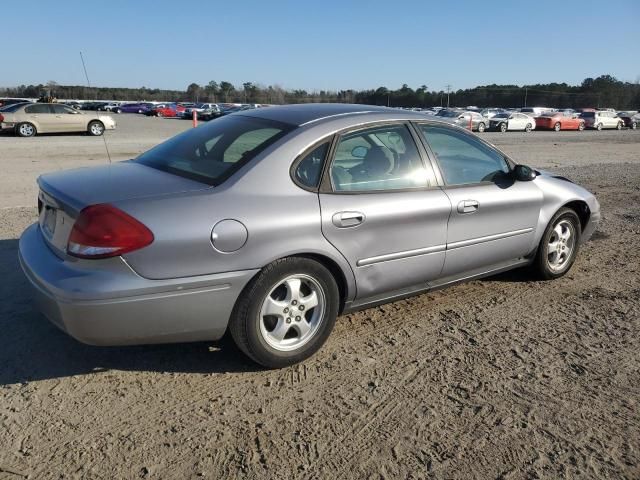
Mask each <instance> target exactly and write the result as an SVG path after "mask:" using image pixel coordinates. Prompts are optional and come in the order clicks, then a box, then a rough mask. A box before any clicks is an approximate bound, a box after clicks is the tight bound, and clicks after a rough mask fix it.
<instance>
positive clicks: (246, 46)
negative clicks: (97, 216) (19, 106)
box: [0, 0, 640, 91]
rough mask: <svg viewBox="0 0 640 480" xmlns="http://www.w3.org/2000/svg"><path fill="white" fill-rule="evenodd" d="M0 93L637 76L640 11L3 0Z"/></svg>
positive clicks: (327, 2) (637, 1)
mask: <svg viewBox="0 0 640 480" xmlns="http://www.w3.org/2000/svg"><path fill="white" fill-rule="evenodd" d="M1 12H2V15H1V16H2V18H3V19H5V20H4V21H3V22H2V27H1V28H0V31H1V32H2V38H3V49H2V60H1V63H0V86H15V85H19V84H37V83H46V82H47V81H49V80H54V81H56V82H58V83H61V84H84V83H85V79H84V74H83V72H82V65H81V63H80V57H79V53H78V52H79V51H80V50H82V52H83V54H84V56H85V61H86V63H87V68H88V70H89V77H90V80H91V82H92V84H94V85H101V86H114V87H115V86H122V87H141V86H146V87H149V88H171V89H186V87H187V85H188V84H189V83H191V82H196V83H199V84H206V83H208V82H209V80H216V81H220V80H227V81H230V82H231V83H233V84H235V85H236V86H240V85H241V84H242V82H246V81H251V82H254V83H258V84H261V85H280V86H282V87H284V88H291V89H296V88H300V89H306V90H309V91H311V90H321V89H331V90H333V89H347V88H353V89H363V88H376V87H378V86H387V87H389V88H399V87H400V86H401V85H402V84H403V83H407V84H409V85H410V86H411V87H413V88H417V87H419V86H420V85H422V84H426V85H427V86H428V87H429V89H430V90H440V89H443V88H444V87H445V85H447V84H451V85H452V86H453V89H454V90H455V89H458V88H467V87H472V86H476V85H483V84H490V83H500V84H506V83H509V84H518V85H523V84H533V83H539V82H549V81H558V82H562V81H565V82H567V83H570V84H576V83H579V82H581V81H582V80H583V79H584V78H585V77H589V76H597V75H600V74H611V75H614V76H616V77H618V78H619V79H621V80H627V81H636V80H639V79H640V45H639V43H638V38H639V37H638V35H639V33H640V0H599V1H591V0H568V1H567V0H532V1H527V2H525V1H506V2H505V1H502V2H495V1H490V0H484V1H477V0H476V1H467V0H457V1H456V0H454V1H427V0H422V1H420V0H417V1H415V0H408V1H404V2H403V1H390V0H387V1H377V0H372V1H355V0H353V1H349V0H342V1H340V0H324V1H313V2H312V1H304V0H297V1H278V0H272V1H264V0H263V1H254V0H239V1H235V2H230V1H227V2H214V1H195V0H193V1H191V0H189V1H185V0H183V1H179V0H135V1H132V0H103V1H102V2H91V1H89V0H67V1H60V0H58V1H49V0H40V1H38V0H32V1H30V2H16V1H6V2H5V1H3V2H2V9H1Z"/></svg>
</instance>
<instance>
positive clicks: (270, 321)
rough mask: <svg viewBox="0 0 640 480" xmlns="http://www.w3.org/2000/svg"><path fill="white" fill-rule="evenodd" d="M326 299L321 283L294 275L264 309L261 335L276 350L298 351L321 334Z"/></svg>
mask: <svg viewBox="0 0 640 480" xmlns="http://www.w3.org/2000/svg"><path fill="white" fill-rule="evenodd" d="M325 298H326V296H325V294H324V290H323V289H322V287H321V286H320V284H319V283H318V282H317V281H316V280H315V279H314V278H313V277H310V276H308V275H304V274H296V275H290V276H288V277H286V278H284V279H282V280H281V281H279V282H278V283H276V284H275V285H274V286H273V287H272V288H271V290H270V292H269V294H268V295H267V296H266V298H265V299H264V301H263V302H262V308H261V309H260V318H259V322H260V334H261V335H262V338H263V339H264V340H265V342H267V343H268V344H269V346H271V347H272V348H274V349H276V350H280V351H285V352H286V351H291V350H296V349H298V348H300V347H302V346H303V345H305V344H306V343H307V342H309V340H311V338H313V336H314V335H315V334H316V332H317V331H318V328H319V327H320V325H321V324H322V322H323V321H324V317H325V311H326V308H325V304H326V300H325Z"/></svg>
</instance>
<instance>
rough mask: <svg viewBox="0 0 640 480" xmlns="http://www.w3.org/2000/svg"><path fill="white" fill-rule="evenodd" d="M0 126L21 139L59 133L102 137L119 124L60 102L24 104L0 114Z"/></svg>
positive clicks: (7, 108) (108, 118)
mask: <svg viewBox="0 0 640 480" xmlns="http://www.w3.org/2000/svg"><path fill="white" fill-rule="evenodd" d="M0 127H1V128H2V129H13V130H14V131H15V132H16V134H17V135H19V136H21V137H33V136H34V135H36V134H38V133H59V132H86V133H88V134H89V135H95V136H99V135H102V134H103V133H104V131H105V130H114V129H115V128H116V122H115V120H114V119H113V118H111V117H110V116H108V115H97V114H92V113H89V114H86V113H83V112H79V111H77V110H74V109H73V108H70V107H67V106H66V105H61V104H58V103H21V104H16V105H10V106H8V107H5V108H4V109H2V110H1V111H0Z"/></svg>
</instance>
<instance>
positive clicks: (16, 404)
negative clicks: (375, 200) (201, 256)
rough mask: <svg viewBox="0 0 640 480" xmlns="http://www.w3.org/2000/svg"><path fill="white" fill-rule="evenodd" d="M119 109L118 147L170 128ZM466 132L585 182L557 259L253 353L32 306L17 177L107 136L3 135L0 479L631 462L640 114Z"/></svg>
mask: <svg viewBox="0 0 640 480" xmlns="http://www.w3.org/2000/svg"><path fill="white" fill-rule="evenodd" d="M117 119H118V122H119V126H120V129H119V130H118V131H116V132H112V133H110V134H108V136H107V142H108V144H109V145H110V147H111V153H112V156H113V157H114V158H117V159H121V158H127V157H129V156H132V155H134V154H135V153H137V152H140V151H142V150H144V149H145V148H147V147H149V146H151V145H153V144H154V143H156V142H158V141H160V140H162V139H163V138H166V137H167V136H170V135H172V134H173V133H177V132H178V131H180V130H184V129H185V128H188V126H189V122H186V121H184V122H182V121H179V120H168V119H151V118H139V117H136V116H134V115H129V116H126V115H122V116H118V117H117ZM485 136H486V138H489V139H490V140H491V141H493V142H494V143H496V144H497V145H499V146H501V147H502V148H503V149H504V150H505V151H506V152H507V153H509V154H510V155H512V156H513V157H514V158H515V159H516V160H517V161H520V162H522V163H528V164H531V165H534V166H537V167H544V168H548V169H552V170H554V171H556V172H558V173H561V174H563V175H565V176H567V177H569V178H571V179H573V180H575V181H577V182H578V183H581V184H583V185H585V186H586V187H587V188H589V189H590V190H591V191H593V192H595V193H596V195H597V196H598V199H599V200H600V203H601V204H602V209H603V219H602V224H601V227H600V229H599V231H598V232H596V234H595V236H594V238H593V240H592V241H591V242H589V243H588V244H587V245H585V246H584V248H583V249H582V250H581V252H580V255H579V258H578V260H577V262H576V264H575V265H574V267H573V269H572V270H571V272H570V273H569V274H568V275H566V276H565V277H563V278H562V279H560V280H556V281H554V282H536V281H531V280H530V278H529V277H528V276H527V274H526V272H522V271H515V272H511V273H508V274H503V275H500V276H497V277H492V278H488V279H485V280H482V281H474V282H471V283H467V284H463V285H459V286H456V287H453V288H451V289H448V290H443V291H440V292H436V293H430V294H425V295H421V296H418V297H413V298H410V299H408V300H404V301H399V302H396V303H393V304H389V305H385V306H381V307H377V308H374V309H370V310H365V311H362V312H359V313H356V314H352V315H347V316H343V317H341V318H340V319H339V320H338V323H337V326H336V329H335V330H334V332H333V334H332V336H331V338H330V339H329V341H328V343H327V344H326V345H325V347H324V348H323V349H322V350H321V351H320V352H319V353H318V354H317V355H316V356H315V357H313V358H312V359H310V360H308V361H307V362H305V363H304V364H302V365H298V366H295V367H291V368H287V369H283V370H277V371H263V370H260V369H259V368H257V367H256V366H255V365H254V364H252V363H250V362H249V361H248V360H246V359H245V357H243V356H242V355H241V354H240V353H239V352H238V351H237V350H236V348H235V347H234V346H233V344H232V342H231V341H229V340H227V339H225V340H223V341H222V342H219V343H215V344H214V343H196V344H185V345H167V346H146V347H128V348H97V347H89V346H85V345H82V344H80V343H78V342H76V341H75V340H73V339H71V338H70V337H68V336H66V335H65V334H63V333H61V332H60V331H58V330H57V329H56V328H55V327H54V326H53V325H51V324H49V323H48V322H47V321H46V320H45V319H44V318H43V317H42V316H41V315H39V314H38V313H36V312H35V311H34V309H33V307H32V305H31V295H30V292H29V290H28V288H27V281H26V280H25V278H24V277H23V275H22V273H21V271H20V267H19V265H18V260H17V239H18V237H19V235H20V233H21V232H22V230H23V229H24V228H25V227H26V226H27V225H29V224H30V223H31V222H33V221H35V207H34V206H33V205H34V204H35V198H36V195H35V192H36V189H35V184H34V182H35V178H36V176H37V174H38V173H39V172H45V171H51V170H55V169H59V168H68V167H71V166H78V165H95V164H98V163H102V162H104V161H105V155H104V144H103V143H102V139H95V138H88V137H81V136H48V137H36V138H32V139H18V138H14V137H11V136H7V135H0V171H1V172H2V174H1V175H0V192H2V193H1V194H0V332H2V334H1V335H0V478H1V479H4V478H7V479H19V478H33V479H42V478H56V479H57V478H71V479H73V478H83V479H84V478H88V479H94V478H95V479H103V478H104V479H112V478H168V479H173V478H211V479H220V478H243V479H244V478H246V479H258V478H269V479H286V478H304V479H315V478H330V479H342V478H348V479H352V478H354V479H361V478H362V479H389V480H391V479H409V478H410V479H449V478H460V479H468V478H479V479H537V478H549V479H557V478H568V479H569V478H594V479H602V478H615V479H619V478H627V479H634V478H640V414H639V407H640V405H639V402H640V361H639V360H640V353H639V352H640V253H639V247H640V213H639V210H638V205H639V204H640V132H632V131H622V132H615V131H613V132H575V133H574V132H560V133H551V132H549V133H543V132H533V133H531V134H524V133H522V134H520V133H508V134H485Z"/></svg>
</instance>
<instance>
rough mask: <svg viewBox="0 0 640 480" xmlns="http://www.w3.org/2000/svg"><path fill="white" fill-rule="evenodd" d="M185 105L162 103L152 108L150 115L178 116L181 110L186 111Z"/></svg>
mask: <svg viewBox="0 0 640 480" xmlns="http://www.w3.org/2000/svg"><path fill="white" fill-rule="evenodd" d="M184 110H185V107H183V106H182V105H176V104H170V105H162V106H158V107H155V108H152V109H151V110H150V111H149V113H148V115H150V116H152V117H177V116H178V115H179V114H180V113H181V112H184Z"/></svg>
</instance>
